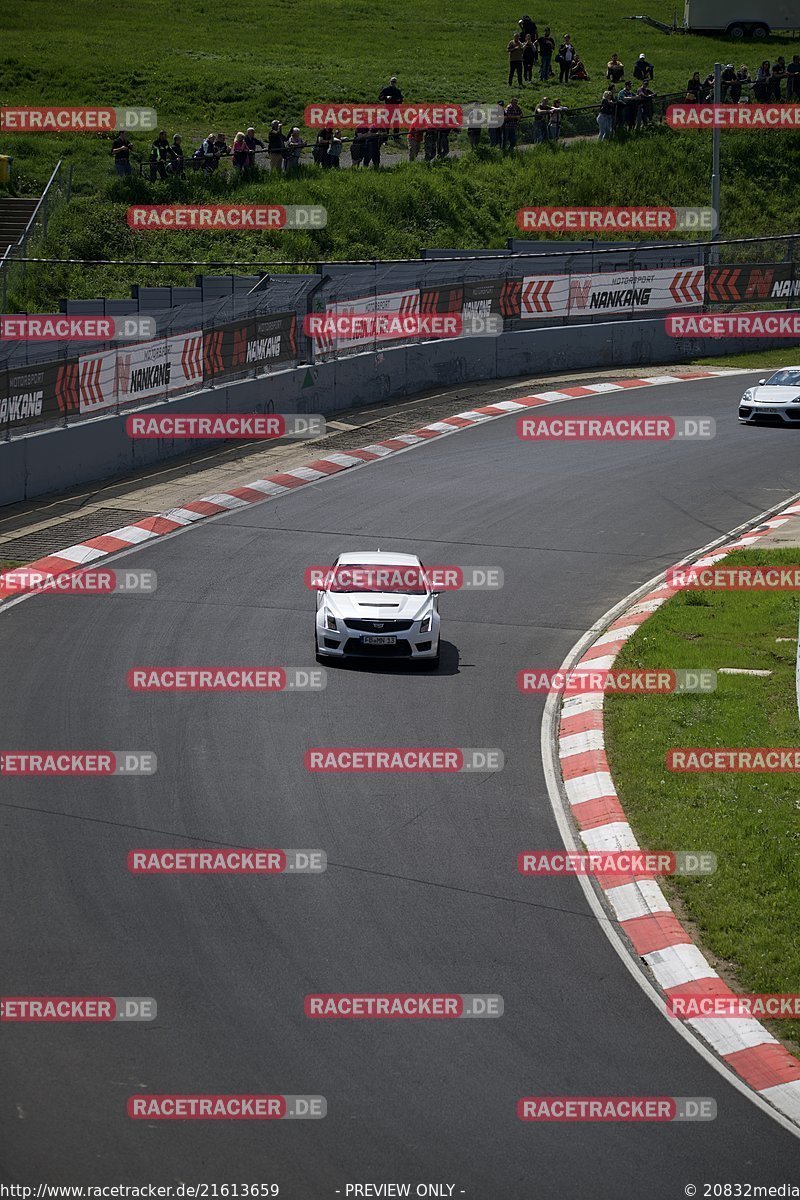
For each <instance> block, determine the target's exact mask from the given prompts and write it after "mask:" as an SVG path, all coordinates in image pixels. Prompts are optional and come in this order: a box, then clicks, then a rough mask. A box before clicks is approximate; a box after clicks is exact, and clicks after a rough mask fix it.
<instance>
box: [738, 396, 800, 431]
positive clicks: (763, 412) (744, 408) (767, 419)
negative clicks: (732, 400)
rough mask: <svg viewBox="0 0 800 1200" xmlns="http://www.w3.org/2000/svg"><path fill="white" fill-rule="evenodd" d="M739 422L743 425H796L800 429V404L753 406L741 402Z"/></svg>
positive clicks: (750, 403) (749, 402)
mask: <svg viewBox="0 0 800 1200" xmlns="http://www.w3.org/2000/svg"><path fill="white" fill-rule="evenodd" d="M739 420H740V421H741V423H742V424H743V425H772V426H776V425H796V426H797V427H798V428H800V404H753V403H752V402H751V401H746V400H744V401H740V403H739Z"/></svg>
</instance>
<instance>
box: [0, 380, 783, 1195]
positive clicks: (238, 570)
mask: <svg viewBox="0 0 800 1200" xmlns="http://www.w3.org/2000/svg"><path fill="white" fill-rule="evenodd" d="M752 378H753V380H755V378H756V373H754V374H753V377H752ZM749 382H750V376H745V375H742V376H734V377H732V378H730V379H718V380H717V379H715V380H703V381H698V382H691V383H686V384H680V385H672V386H667V387H663V388H644V389H641V390H636V391H630V392H626V393H620V394H615V395H611V396H609V397H598V398H596V399H592V400H576V401H572V402H570V403H568V404H567V405H564V406H562V407H561V408H559V409H552V408H551V409H549V410H548V411H549V412H550V413H554V412H557V411H558V412H560V413H566V412H567V411H569V412H570V413H571V414H579V413H580V414H589V413H594V414H601V413H603V414H604V413H629V414H671V415H681V414H685V415H693V416H700V415H702V416H712V417H715V418H716V420H717V422H718V430H717V437H716V438H715V439H714V440H712V441H704V442H694V443H688V442H678V443H673V442H670V443H664V442H661V443H652V442H651V443H602V444H597V443H594V444H589V443H584V444H581V443H576V444H571V445H570V444H550V445H542V444H534V443H529V442H522V441H520V440H518V439H517V437H516V434H515V425H516V418H515V417H514V416H509V417H508V418H503V419H502V420H499V421H494V422H490V423H488V424H486V425H483V426H480V427H477V428H473V429H467V430H464V431H463V432H460V433H458V434H456V435H454V436H452V437H447V438H444V439H441V440H439V441H434V442H432V443H430V444H428V445H423V446H420V447H418V448H415V449H413V450H411V451H410V452H408V453H404V454H400V455H398V456H396V457H392V458H390V459H388V460H386V461H384V462H382V463H376V464H374V465H371V466H368V467H365V468H364V469H359V470H354V471H350V472H345V473H344V474H342V475H341V476H338V477H334V478H331V479H329V480H326V481H324V482H323V483H321V484H320V485H319V486H314V487H310V488H305V489H302V490H300V491H298V492H296V493H294V494H289V495H287V496H285V497H283V498H281V499H278V500H274V501H269V502H267V503H264V504H261V505H258V506H255V507H251V508H247V509H243V510H241V511H237V512H233V513H232V514H231V515H230V516H225V517H224V518H222V519H219V520H214V521H210V522H206V523H203V524H201V525H199V526H197V527H196V528H194V529H193V530H191V531H189V532H187V533H184V534H181V535H180V536H177V537H173V538H168V539H166V540H164V541H161V542H159V543H156V544H154V545H152V546H147V545H145V546H143V547H142V548H141V549H139V550H137V551H135V552H133V553H132V554H129V555H127V556H126V557H125V559H124V562H125V565H126V566H131V567H134V566H135V567H142V568H144V567H149V568H152V569H155V571H156V572H157V574H158V583H159V587H158V590H157V592H156V593H155V594H154V595H152V596H150V597H143V598H139V599H137V598H133V597H131V598H123V597H95V598H85V597H57V596H54V597H36V598H33V599H30V600H26V601H25V602H23V603H20V604H16V605H15V606H14V607H12V608H11V609H10V610H8V611H5V612H3V613H2V614H0V678H2V681H3V685H2V689H1V690H0V729H1V730H2V734H1V735H0V742H1V743H2V746H3V748H5V749H12V748H13V749H20V748H27V749H42V748H50V747H55V748H69V749H90V748H101V749H107V748H133V749H152V750H155V751H156V752H157V754H158V758H159V770H158V773H157V774H156V775H155V776H153V777H151V778H142V779H124V778H122V779H120V778H115V779H111V780H102V779H87V780H83V781H81V780H79V779H56V780H46V779H36V778H33V779H16V778H15V779H10V778H3V780H2V807H1V810H0V811H1V812H2V818H1V819H2V839H1V845H2V854H1V858H0V862H1V863H2V878H3V881H4V890H5V891H6V893H7V895H6V919H5V920H4V922H3V924H2V935H1V936H2V950H3V961H4V964H5V965H4V971H3V994H4V995H34V996H35V995H75V996H86V995H107V996H153V997H155V998H156V1000H157V1001H158V1006H159V1015H158V1019H157V1020H156V1021H155V1022H153V1023H150V1024H130V1025H124V1024H108V1025H86V1024H77V1025H68V1024H14V1025H5V1026H4V1027H3V1033H2V1041H3V1051H2V1054H3V1059H4V1063H5V1067H4V1071H3V1075H4V1083H3V1088H2V1101H1V1102H0V1111H2V1125H3V1129H2V1139H1V1140H2V1151H0V1163H1V1165H0V1181H2V1182H9V1183H10V1182H14V1183H27V1182H30V1181H32V1180H36V1181H39V1180H45V1181H46V1182H50V1183H84V1184H86V1183H95V1184H113V1183H145V1182H148V1181H154V1182H158V1183H177V1182H179V1181H184V1182H186V1183H197V1182H200V1181H203V1180H205V1181H216V1182H217V1183H223V1182H228V1183H232V1182H239V1183H242V1182H249V1183H257V1182H276V1183H278V1184H279V1185H280V1195H281V1197H300V1198H303V1200H306V1198H307V1200H316V1198H317V1197H334V1196H335V1195H336V1194H337V1189H339V1190H340V1194H341V1195H343V1196H344V1194H345V1191H344V1189H345V1187H346V1185H347V1184H348V1183H349V1184H353V1183H363V1182H375V1183H380V1182H390V1181H391V1182H409V1183H411V1184H412V1195H413V1187H414V1186H415V1185H416V1184H417V1183H419V1182H428V1183H452V1184H454V1185H455V1188H454V1191H453V1193H452V1194H453V1196H455V1197H458V1196H460V1195H464V1196H466V1197H473V1198H476V1200H479V1198H482V1200H495V1198H497V1200H551V1198H555V1197H579V1198H582V1197H591V1198H593V1200H604V1198H606V1197H608V1198H609V1200H610V1198H612V1197H613V1198H615V1200H616V1198H619V1197H641V1196H647V1197H653V1198H658V1200H660V1198H662V1197H663V1198H665V1200H666V1198H673V1197H679V1196H683V1195H684V1186H685V1185H686V1184H689V1183H694V1184H695V1185H697V1187H698V1194H699V1195H702V1184H703V1182H722V1183H725V1182H742V1183H745V1182H750V1183H753V1184H756V1183H758V1184H780V1183H786V1182H794V1183H797V1182H798V1169H799V1168H800V1142H798V1140H797V1139H796V1138H795V1137H793V1136H792V1135H791V1134H790V1133H789V1132H787V1131H786V1130H784V1129H783V1128H781V1127H780V1126H779V1125H778V1124H777V1123H776V1122H774V1121H773V1120H772V1119H771V1118H770V1117H769V1116H768V1115H766V1114H765V1113H764V1112H762V1111H760V1110H759V1109H758V1108H757V1107H756V1106H755V1105H754V1104H753V1103H751V1102H750V1101H749V1100H748V1099H747V1098H746V1097H745V1096H743V1095H742V1094H741V1093H740V1092H738V1091H737V1090H736V1089H735V1088H733V1087H732V1086H730V1085H729V1084H728V1083H727V1082H726V1080H725V1079H724V1078H723V1077H722V1076H720V1074H718V1072H717V1071H715V1070H714V1069H713V1068H712V1067H711V1066H710V1065H709V1064H708V1063H707V1062H706V1061H704V1059H703V1058H702V1057H701V1056H700V1055H699V1054H698V1053H696V1051H695V1050H694V1049H693V1048H692V1047H691V1046H690V1045H688V1044H687V1043H686V1042H685V1041H684V1040H683V1039H682V1038H681V1037H680V1036H679V1035H678V1034H677V1033H676V1032H675V1031H674V1030H673V1029H671V1028H670V1026H669V1024H668V1023H667V1021H666V1020H665V1019H664V1018H663V1017H662V1016H661V1015H660V1014H659V1013H658V1012H657V1010H656V1009H655V1007H654V1006H653V1005H651V1004H650V1003H649V1002H648V1001H647V1000H646V998H645V996H644V994H643V993H642V991H641V990H640V988H639V987H638V986H637V985H636V983H635V981H634V980H633V979H632V978H631V976H630V975H629V973H628V972H627V971H626V970H625V969H624V967H623V965H622V964H621V962H620V960H619V958H618V957H617V955H616V954H615V953H614V951H613V949H612V947H611V945H610V944H609V942H608V940H607V938H606V937H605V935H604V934H603V932H602V930H601V929H600V927H599V925H598V923H597V921H596V919H595V917H594V915H593V914H592V913H591V911H590V909H589V907H588V905H587V903H586V900H585V898H584V896H583V893H582V891H581V889H580V887H579V886H578V884H577V883H576V882H575V881H574V880H571V879H538V880H537V879H525V878H522V877H520V876H519V875H518V874H517V872H516V855H517V853H518V852H519V851H520V850H523V849H530V848H543V849H551V848H556V847H558V846H559V845H560V839H559V835H558V831H557V827H556V823H555V820H554V817H553V814H552V811H551V807H550V803H549V800H548V796H547V791H546V788H545V783H544V778H543V773H542V764H541V758H540V750H539V726H540V722H541V716H542V709H543V703H544V697H534V696H523V695H520V694H519V693H518V691H517V687H516V674H517V671H518V670H519V669H520V668H522V667H525V666H541V667H557V666H559V665H560V663H561V661H562V659H563V657H564V655H565V654H566V652H567V650H568V649H569V648H570V647H571V646H572V644H573V643H574V642H575V640H576V639H577V638H578V637H579V636H580V634H581V633H582V632H583V631H584V630H585V629H586V628H587V627H588V626H589V625H590V624H591V623H592V622H593V621H594V620H596V619H597V618H598V617H599V616H600V615H601V614H602V613H604V612H605V611H606V610H607V609H608V608H609V607H610V606H611V605H612V604H613V603H614V602H616V601H617V600H618V599H620V598H621V597H623V596H624V595H626V594H627V593H628V592H630V591H631V590H632V589H633V588H635V587H636V586H637V585H638V584H640V583H642V582H644V581H645V580H647V579H648V578H650V577H651V576H653V575H654V574H656V573H657V572H658V571H659V570H661V569H663V568H664V567H666V566H668V565H670V564H671V563H673V562H674V561H676V560H677V559H679V558H681V557H682V556H683V555H685V554H687V553H688V552H689V551H691V550H693V549H695V548H696V547H699V546H702V545H705V544H706V543H707V542H709V541H711V540H712V539H713V538H714V537H716V536H718V535H720V534H722V533H724V532H726V531H727V530H729V529H731V528H733V527H734V526H736V525H738V524H739V523H741V522H743V521H745V520H747V519H748V518H752V517H754V516H756V515H757V514H758V513H759V512H760V511H762V510H764V509H766V508H769V507H771V506H773V505H776V504H778V503H779V502H780V501H781V500H782V499H784V498H788V497H789V496H791V495H792V494H794V493H796V492H798V491H800V434H799V433H797V432H796V431H794V430H789V431H783V430H773V429H745V428H742V427H740V426H739V425H738V423H737V421H736V403H737V400H738V398H739V396H740V395H741V392H742V391H743V390H744V387H745V386H747V384H748V383H749ZM553 386H556V385H555V384H554V385H553ZM454 411H455V410H454ZM242 482H246V479H245V480H243V481H242ZM379 546H380V547H381V548H382V549H392V548H394V549H397V550H407V551H412V552H416V553H419V554H420V555H421V557H422V558H423V561H426V562H429V563H434V562H435V563H442V564H450V563H452V564H478V565H491V566H500V567H502V568H503V571H504V573H505V587H504V588H503V589H502V590H501V591H495V592H473V593H468V592H457V593H445V594H443V595H442V599H441V603H440V608H441V612H442V635H443V639H444V640H443V652H442V665H441V668H440V670H439V671H438V673H430V672H428V673H425V672H419V671H412V670H410V669H408V668H405V667H403V666H399V665H396V664H391V663H389V664H387V665H382V666H379V665H376V664H369V665H367V666H360V667H352V666H348V667H336V666H334V667H332V668H330V669H329V672H328V686H327V689H326V690H325V691H324V692H308V693H297V694H294V695H286V694H279V695H252V694H251V695H247V694H244V695H203V696H175V695H161V696H159V695H152V694H134V693H131V692H129V691H128V690H127V687H126V682H125V677H126V672H127V671H128V669H129V668H131V667H133V666H136V665H153V664H158V665H173V664H180V665H220V664H229V663H230V664H248V665H252V664H269V665H273V664H287V665H290V666H313V665H314V659H313V646H312V613H313V610H314V595H313V593H312V592H310V591H308V590H307V589H306V588H305V587H304V583H303V573H304V570H305V568H306V567H307V566H310V565H312V564H319V563H327V562H330V561H332V559H333V558H334V556H335V555H336V554H337V553H338V552H340V551H342V550H346V549H362V548H366V549H375V548H377V547H379ZM54 548H55V547H54ZM677 665H680V664H677ZM23 680H24V681H25V687H24V688H22V689H20V690H18V688H17V686H16V685H17V683H21V682H22V681H23ZM315 745H316V746H386V745H397V746H479V747H500V748H502V749H503V751H504V753H505V756H506V765H505V770H503V771H502V772H500V773H496V774H486V775H475V776H465V775H459V774H456V775H441V774H440V775H409V774H392V775H389V774H350V775H340V776H337V777H328V776H322V775H311V774H309V773H307V772H306V771H305V769H304V766H303V754H304V751H305V750H306V749H307V748H308V747H310V746H315ZM198 845H203V846H208V845H210V846H215V845H233V846H269V847H319V848H322V849H324V850H326V851H327V854H328V858H329V868H328V871H327V872H326V873H325V874H324V875H318V876H314V875H305V876H297V877H288V878H287V877H247V876H238V877H237V876H227V877H222V876H196V877H190V876H189V877H181V878H179V877H170V876H143V877H134V876H132V875H130V874H129V873H128V871H127V869H126V855H127V853H128V851H129V850H130V849H133V848H139V847H169V846H181V847H183V846H185V847H188V846H198ZM707 848H708V849H712V850H713V849H714V847H707ZM314 991H317V992H396V993H401V992H447V993H453V992H468V993H480V992H491V993H500V994H501V995H502V996H503V997H504V1000H505V1015H504V1016H503V1017H502V1018H501V1019H499V1020H459V1021H402V1020H399V1021H357V1020H353V1021H312V1020H308V1019H307V1018H306V1017H305V1016H304V1013H303V998H304V996H305V995H306V993H308V992H314ZM234 1092H236V1093H261V1092H269V1093H289V1094H322V1095H324V1096H325V1097H326V1098H327V1102H328V1115H327V1118H326V1119H325V1120H319V1121H284V1122H263V1121H238V1122H237V1121H213V1122H209V1121H206V1122H174V1121H160V1122H158V1121H156V1122H147V1121H133V1120H130V1119H129V1118H128V1117H127V1116H126V1101H127V1098H128V1097H129V1096H131V1095H134V1094H136V1093H206V1094H209V1093H215V1094H216V1093H234ZM531 1094H535V1095H542V1094H553V1095H563V1094H570V1095H598V1094H599V1095H629V1094H630V1095H647V1094H652V1095H661V1096H711V1097H715V1098H716V1100H717V1103H718V1108H719V1114H718V1117H717V1119H716V1121H714V1122H710V1123H702V1124H701V1123H692V1124H671V1125H643V1124H637V1125H630V1124H628V1125H626V1124H604V1125H596V1124H595V1125H592V1124H582V1125H575V1124H571V1125H570V1124H565V1125H558V1124H538V1125H532V1124H525V1123H523V1122H521V1121H519V1120H518V1119H517V1117H516V1102H517V1100H518V1098H519V1097H520V1096H523V1095H531Z"/></svg>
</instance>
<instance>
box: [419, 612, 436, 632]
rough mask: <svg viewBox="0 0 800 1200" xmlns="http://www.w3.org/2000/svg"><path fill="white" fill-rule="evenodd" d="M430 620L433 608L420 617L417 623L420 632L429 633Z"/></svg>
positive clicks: (431, 619)
mask: <svg viewBox="0 0 800 1200" xmlns="http://www.w3.org/2000/svg"><path fill="white" fill-rule="evenodd" d="M432 621H433V609H431V610H430V612H427V613H426V614H425V616H424V617H423V618H422V620H421V621H420V623H419V631H420V633H430V631H431V622H432Z"/></svg>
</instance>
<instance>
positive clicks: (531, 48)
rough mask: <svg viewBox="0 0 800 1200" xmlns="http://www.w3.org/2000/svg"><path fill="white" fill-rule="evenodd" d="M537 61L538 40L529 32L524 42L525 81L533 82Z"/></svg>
mask: <svg viewBox="0 0 800 1200" xmlns="http://www.w3.org/2000/svg"><path fill="white" fill-rule="evenodd" d="M535 62H536V42H535V41H534V40H533V38H532V37H531V35H530V34H529V33H528V34H526V35H525V41H524V42H523V43H522V78H523V80H524V81H525V83H532V82H533V64H534V63H535Z"/></svg>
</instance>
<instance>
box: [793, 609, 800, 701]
mask: <svg viewBox="0 0 800 1200" xmlns="http://www.w3.org/2000/svg"><path fill="white" fill-rule="evenodd" d="M797 632H798V639H797V658H796V661H795V668H794V689H795V692H796V693H797V715H798V717H800V624H798V629H797Z"/></svg>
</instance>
